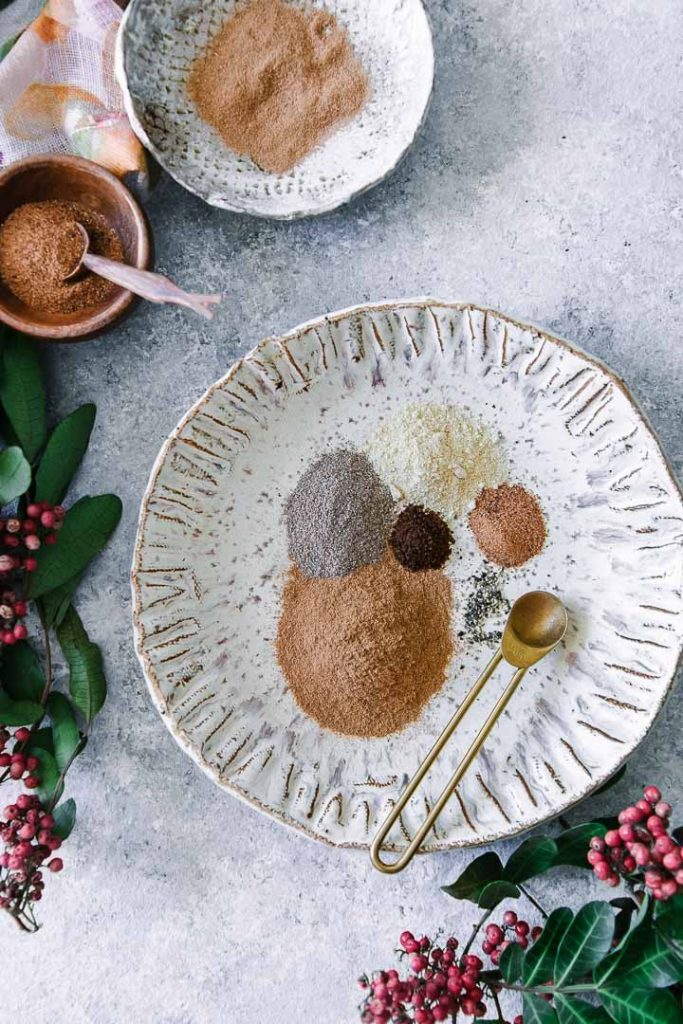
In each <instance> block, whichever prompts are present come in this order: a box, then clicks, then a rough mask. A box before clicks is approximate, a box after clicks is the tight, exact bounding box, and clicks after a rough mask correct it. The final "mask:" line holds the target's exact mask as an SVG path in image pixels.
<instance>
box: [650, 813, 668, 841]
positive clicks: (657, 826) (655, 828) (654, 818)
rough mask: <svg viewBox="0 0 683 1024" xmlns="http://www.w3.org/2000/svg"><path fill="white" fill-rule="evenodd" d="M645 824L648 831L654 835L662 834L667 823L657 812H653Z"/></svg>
mask: <svg viewBox="0 0 683 1024" xmlns="http://www.w3.org/2000/svg"><path fill="white" fill-rule="evenodd" d="M645 824H646V826H647V830H648V832H649V833H650V834H651V835H653V836H661V835H663V834H664V833H665V832H666V825H665V824H664V822H663V821H662V819H661V818H660V817H659V816H658V815H656V814H651V815H650V817H649V818H648V819H647V821H646V822H645Z"/></svg>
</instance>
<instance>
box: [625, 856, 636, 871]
mask: <svg viewBox="0 0 683 1024" xmlns="http://www.w3.org/2000/svg"><path fill="white" fill-rule="evenodd" d="M636 866H637V865H636V861H635V858H634V857H624V863H623V867H624V871H626V872H627V873H628V874H629V875H630V874H631V872H632V871H635V870H636Z"/></svg>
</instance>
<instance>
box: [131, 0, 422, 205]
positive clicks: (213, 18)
mask: <svg viewBox="0 0 683 1024" xmlns="http://www.w3.org/2000/svg"><path fill="white" fill-rule="evenodd" d="M294 3H295V4H296V6H298V7H303V6H307V7H323V8H324V9H325V10H327V11H330V12H331V13H332V14H334V15H335V16H336V18H337V19H338V21H339V22H340V24H342V25H343V26H344V27H345V28H346V29H347V31H348V33H349V37H350V39H351V42H352V44H353V47H354V50H355V52H356V54H357V55H358V57H359V59H360V61H361V63H362V64H363V67H364V68H365V70H366V72H367V74H368V77H369V79H370V88H371V95H370V99H369V100H368V102H367V104H366V105H365V107H364V108H363V110H362V111H361V112H360V113H359V114H358V115H357V116H356V117H355V118H353V119H352V120H351V121H349V122H348V124H345V125H342V126H341V127H340V128H339V129H338V130H337V131H335V132H333V133H332V134H331V135H330V136H329V138H327V139H326V140H325V141H324V142H323V143H322V144H321V145H320V146H318V147H317V148H316V149H315V150H313V152H311V153H310V154H309V155H308V156H307V157H306V158H305V159H304V160H302V161H301V162H300V163H298V164H297V165H296V167H294V168H293V169H292V170H291V171H289V172H288V173H286V174H271V173H269V172H267V171H262V170H260V168H258V167H257V166H256V165H255V164H254V163H252V161H251V160H250V159H248V158H247V157H244V156H238V155H237V154H236V153H234V152H232V151H231V150H229V149H227V147H226V146H225V145H224V143H223V142H222V140H221V139H220V137H219V136H218V135H217V134H216V132H215V131H214V130H213V129H212V128H210V127H209V126H208V125H206V124H205V123H204V122H203V121H202V120H201V119H200V117H199V115H198V114H197V111H196V109H195V107H194V104H193V103H192V102H191V100H190V98H189V96H188V94H187V72H188V69H189V67H190V65H191V64H192V62H193V61H194V59H195V57H196V56H197V55H198V53H199V52H201V50H202V49H203V48H204V47H205V46H206V44H207V42H208V41H209V40H210V39H211V38H212V37H213V36H214V35H215V33H216V32H217V30H218V28H219V27H220V25H221V24H222V23H223V22H224V21H225V20H226V19H227V18H228V17H229V16H230V15H231V14H232V13H233V11H234V10H235V8H236V7H239V6H243V5H241V4H240V3H239V0H211V2H209V3H205V2H202V0H184V2H183V3H182V4H178V3H176V2H175V0H133V3H131V4H130V6H129V7H128V8H127V10H126V12H125V14H124V16H123V20H122V23H121V28H120V31H119V34H118V39H117V49H116V75H117V79H118V81H119V83H120V85H121V88H122V90H123V96H124V102H125V106H126V113H127V114H128V117H129V119H130V121H131V124H132V125H133V128H134V130H135V132H136V133H137V135H138V136H139V137H140V139H141V141H142V142H143V144H144V145H145V146H146V147H147V148H148V149H149V150H151V152H152V153H153V154H154V156H155V157H156V158H157V160H158V161H159V163H160V164H161V166H162V167H163V168H164V169H165V170H166V171H168V173H169V174H171V175H172V176H173V177H174V178H175V179H176V181H178V182H179V183H180V184H181V185H184V186H185V188H187V189H189V190H190V191H191V192H194V193H195V194H196V195H198V196H200V197H201V198H202V199H205V200H206V201H207V203H211V205H213V206H221V207H223V208H225V209H227V210H234V211H236V212H237V213H250V214H254V215H256V216H259V217H276V218H281V219H292V218H294V217H305V216H309V215H311V214H315V213H323V212H325V211H328V210H333V209H334V208H335V207H337V206H339V205H341V204H342V203H345V202H348V200H350V199H352V198H353V197H354V196H356V195H359V194H360V193H361V192H364V191H365V190H366V189H368V188H371V187H372V186H373V185H376V184H377V183H378V182H379V181H381V180H382V179H383V178H385V177H386V175H387V174H389V173H390V171H392V170H393V168H394V167H395V166H396V164H397V163H398V161H399V160H400V159H401V157H402V156H403V155H404V154H405V152H406V151H407V149H408V148H409V147H410V145H411V143H412V142H413V140H414V138H415V136H416V135H417V133H418V131H419V129H420V126H421V124H422V122H423V120H424V117H425V114H426V111H427V107H428V104H429V99H430V97H431V91H432V82H433V78H434V52H433V47H432V36H431V32H430V28H429V23H428V21H427V16H426V14H425V10H424V7H423V6H422V3H421V0H372V3H368V0H305V3H304V2H302V0H294Z"/></svg>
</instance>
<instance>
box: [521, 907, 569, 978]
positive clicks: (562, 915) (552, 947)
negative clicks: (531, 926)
mask: <svg viewBox="0 0 683 1024" xmlns="http://www.w3.org/2000/svg"><path fill="white" fill-rule="evenodd" d="M573 916H574V915H573V914H572V912H571V910H569V909H568V908H567V907H558V908H557V909H556V910H553V911H552V913H551V914H550V916H549V917H548V920H547V921H546V923H545V925H544V926H543V934H542V935H541V936H540V937H539V938H538V939H537V940H536V942H535V943H534V944H533V946H531V947H530V948H529V949H528V950H527V953H526V956H525V957H524V969H523V971H522V977H523V978H524V983H525V985H532V984H535V985H539V984H543V982H545V981H548V979H549V978H552V976H553V967H554V965H555V953H556V951H557V947H558V944H559V943H560V942H561V940H562V937H563V936H564V933H565V932H566V931H567V929H568V928H569V926H570V924H571V923H572V919H573Z"/></svg>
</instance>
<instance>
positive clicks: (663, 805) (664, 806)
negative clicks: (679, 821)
mask: <svg viewBox="0 0 683 1024" xmlns="http://www.w3.org/2000/svg"><path fill="white" fill-rule="evenodd" d="M672 810H673V807H672V806H671V804H668V803H667V802H666V800H660V801H659V802H658V803H657V804H655V814H656V815H657V817H658V818H670V817H671V812H672Z"/></svg>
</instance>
